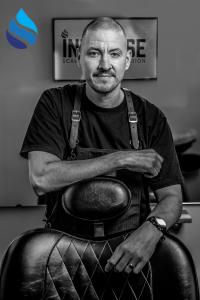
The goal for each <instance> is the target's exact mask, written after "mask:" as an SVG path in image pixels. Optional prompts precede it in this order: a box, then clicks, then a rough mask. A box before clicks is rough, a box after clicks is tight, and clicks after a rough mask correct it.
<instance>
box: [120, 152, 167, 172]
mask: <svg viewBox="0 0 200 300" xmlns="http://www.w3.org/2000/svg"><path fill="white" fill-rule="evenodd" d="M121 162H122V166H124V167H125V168H127V169H129V170H131V171H134V172H139V173H143V174H144V176H145V177H150V178H151V177H155V176H157V175H158V173H159V172H160V170H161V167H162V162H163V158H162V157H161V156H160V155H159V154H158V153H157V152H156V151H155V150H153V149H145V150H137V151H123V154H122V157H121Z"/></svg>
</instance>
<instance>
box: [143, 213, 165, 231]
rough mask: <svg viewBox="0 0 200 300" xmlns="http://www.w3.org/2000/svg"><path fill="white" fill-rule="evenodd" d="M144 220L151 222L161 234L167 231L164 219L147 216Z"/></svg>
mask: <svg viewBox="0 0 200 300" xmlns="http://www.w3.org/2000/svg"><path fill="white" fill-rule="evenodd" d="M146 221H149V222H151V224H153V225H154V226H155V227H156V228H157V229H158V230H160V231H161V232H162V233H163V234H165V233H166V231H167V224H166V222H165V220H163V219H161V218H159V217H155V216H152V217H149V218H147V219H146Z"/></svg>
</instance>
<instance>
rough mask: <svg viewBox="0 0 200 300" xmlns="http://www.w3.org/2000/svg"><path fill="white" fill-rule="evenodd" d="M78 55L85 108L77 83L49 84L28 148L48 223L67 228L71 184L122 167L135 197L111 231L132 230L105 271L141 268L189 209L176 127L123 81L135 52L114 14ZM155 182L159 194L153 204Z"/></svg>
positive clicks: (97, 24)
mask: <svg viewBox="0 0 200 300" xmlns="http://www.w3.org/2000/svg"><path fill="white" fill-rule="evenodd" d="M77 58H78V64H79V66H80V68H81V71H82V75H83V76H84V78H85V83H84V84H83V85H82V87H81V93H79V98H80V99H79V100H77V101H78V102H79V106H78V109H77V107H75V98H76V97H78V96H77V85H76V84H73V85H69V84H67V85H65V86H63V87H59V88H52V89H49V90H46V91H45V92H44V93H43V94H42V96H41V98H40V100H39V102H38V104H37V106H36V109H35V111H34V115H33V117H32V120H31V122H30V125H29V128H28V130H27V133H26V137H25V139H24V143H23V146H22V149H21V155H22V156H23V157H25V158H28V166H29V176H30V182H31V185H32V186H33V189H34V191H35V192H36V194H37V195H38V196H39V198H45V201H46V204H47V222H48V223H51V226H52V228H56V229H60V230H63V231H66V232H68V229H69V232H70V224H68V225H66V226H68V227H62V224H61V222H60V220H58V219H59V217H56V215H57V213H56V212H57V211H58V210H59V205H57V203H59V201H60V199H61V198H62V196H63V193H65V191H66V189H67V187H69V186H71V185H73V184H76V183H78V182H82V181H84V180H92V179H93V178H94V177H98V176H101V175H106V174H114V175H113V176H117V175H116V174H118V173H120V171H122V174H124V175H123V176H124V177H123V176H121V177H120V179H122V181H124V182H125V183H127V182H128V185H130V186H129V188H130V190H131V192H132V196H131V201H132V203H131V206H130V208H129V210H128V211H127V212H126V213H125V215H124V216H123V217H121V218H120V219H119V220H118V221H116V226H113V227H112V230H111V231H110V232H109V233H108V234H111V235H112V234H116V233H120V232H126V231H127V232H129V233H130V234H129V236H128V238H127V239H126V240H125V241H124V242H123V243H121V244H120V245H118V247H117V248H116V249H115V251H114V253H113V255H112V256H111V257H110V258H109V260H108V262H107V264H106V266H105V271H106V272H109V271H111V269H112V268H114V270H115V271H118V272H126V273H130V272H132V271H133V272H134V273H139V272H140V271H141V270H142V268H143V267H144V265H145V264H146V262H147V261H149V259H150V257H151V256H152V254H153V252H154V250H155V247H156V245H157V243H158V242H159V241H160V239H161V238H162V237H163V235H164V234H165V232H166V230H168V229H169V228H170V227H171V226H172V225H173V224H174V223H175V222H176V221H177V219H178V218H179V216H180V214H181V204H182V192H181V184H182V177H181V173H180V169H179V164H178V161H177V157H176V153H175V150H174V145H173V140H172V135H171V131H170V129H169V125H168V123H167V120H166V117H165V116H164V114H163V113H162V112H161V111H160V110H159V109H158V108H157V107H156V106H155V105H153V104H152V103H150V102H149V101H148V100H146V99H143V98H141V97H140V96H138V95H136V94H134V93H133V92H131V91H129V92H128V91H127V90H125V89H122V87H121V83H122V80H123V78H124V73H125V71H126V70H128V68H129V66H130V63H131V51H129V50H127V38H126V34H125V31H124V29H123V28H122V26H121V25H120V24H119V23H118V22H116V21H115V20H113V19H111V18H108V17H100V18H97V19H95V20H93V21H91V22H90V23H89V24H88V25H87V27H86V28H85V29H84V31H83V35H82V42H81V47H80V49H79V53H78V55H77ZM80 95H81V96H80ZM128 99H129V100H128ZM80 102H81V107H80ZM72 128H74V129H73V130H74V134H71V131H72ZM77 128H78V129H77ZM74 136H75V137H76V138H74ZM72 144H73V145H72ZM126 176H127V177H126ZM123 179H124V180H123ZM149 188H151V189H152V190H153V192H154V194H155V196H156V200H157V205H156V206H155V208H154V210H153V211H150V206H149V192H148V191H149ZM134 203H137V205H138V206H137V205H135V206H134ZM134 207H136V208H135V210H134ZM58 215H59V214H58ZM136 219H137V220H138V221H136ZM68 223H70V222H68ZM59 226H60V227H59ZM80 230H82V229H81V228H80ZM105 235H106V234H105Z"/></svg>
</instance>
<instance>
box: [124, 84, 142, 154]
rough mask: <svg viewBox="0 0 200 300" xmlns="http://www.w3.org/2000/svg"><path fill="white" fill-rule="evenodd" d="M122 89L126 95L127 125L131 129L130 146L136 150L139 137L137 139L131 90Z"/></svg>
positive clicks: (136, 119) (135, 115)
mask: <svg viewBox="0 0 200 300" xmlns="http://www.w3.org/2000/svg"><path fill="white" fill-rule="evenodd" d="M123 90H124V92H125V95H126V102H127V107H128V121H129V126H130V131H131V141H132V146H133V148H134V149H136V150H137V149H139V139H138V130H137V123H138V117H137V113H136V112H135V109H134V105H133V100H132V96H131V92H130V91H129V90H128V89H123Z"/></svg>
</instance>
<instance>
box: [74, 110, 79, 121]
mask: <svg viewBox="0 0 200 300" xmlns="http://www.w3.org/2000/svg"><path fill="white" fill-rule="evenodd" d="M80 119H81V112H80V111H79V110H72V121H75V122H79V121H80Z"/></svg>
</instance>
